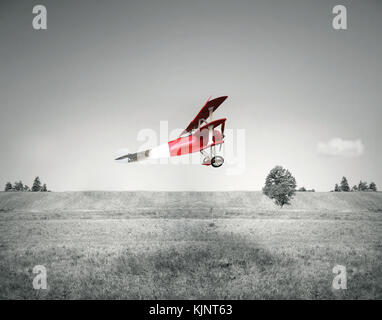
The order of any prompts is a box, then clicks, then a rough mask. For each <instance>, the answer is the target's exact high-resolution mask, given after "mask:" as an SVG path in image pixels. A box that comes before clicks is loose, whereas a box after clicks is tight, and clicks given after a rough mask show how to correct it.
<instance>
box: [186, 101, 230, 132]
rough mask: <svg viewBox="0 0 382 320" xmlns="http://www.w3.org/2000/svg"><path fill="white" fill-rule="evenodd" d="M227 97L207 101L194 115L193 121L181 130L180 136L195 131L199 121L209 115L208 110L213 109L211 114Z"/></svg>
mask: <svg viewBox="0 0 382 320" xmlns="http://www.w3.org/2000/svg"><path fill="white" fill-rule="evenodd" d="M227 98H228V96H222V97H219V98H215V99H213V100H210V99H208V100H207V102H206V103H205V105H204V106H203V108H202V109H201V110H200V111H199V113H198V114H197V115H196V117H195V118H194V120H192V121H191V122H190V124H189V125H188V126H187V128H186V129H184V130H183V132H182V133H181V135H183V134H185V133H187V132H190V131H192V130H194V129H197V128H198V127H199V120H201V119H204V120H206V119H207V118H208V116H209V113H210V108H213V112H214V111H215V110H216V109H217V108H218V107H219V106H220V105H221V104H222V103H223V102H224V100H225V99H227Z"/></svg>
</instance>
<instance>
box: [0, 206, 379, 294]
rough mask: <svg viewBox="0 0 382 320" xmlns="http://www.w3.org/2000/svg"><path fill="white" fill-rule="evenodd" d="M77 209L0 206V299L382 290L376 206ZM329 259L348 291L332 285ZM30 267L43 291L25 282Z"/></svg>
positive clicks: (352, 292) (28, 276) (369, 291)
mask: <svg viewBox="0 0 382 320" xmlns="http://www.w3.org/2000/svg"><path fill="white" fill-rule="evenodd" d="M195 210H196V209H195ZM247 213H248V212H247ZM76 214H77V213H73V214H69V215H68V217H66V218H65V216H64V214H62V213H61V214H57V215H56V216H55V215H52V216H49V215H47V213H44V214H40V215H39V213H36V214H35V215H32V216H29V218H28V219H27V218H26V215H27V213H25V212H24V213H16V212H3V213H0V216H1V219H0V298H1V299H46V298H49V299H78V298H85V299H101V298H106V299H148V298H153V299H196V298H198V299H257V298H259V299H277V298H281V299H294V298H296V299H338V298H342V299H381V298H382V264H381V261H382V251H381V249H382V239H381V231H382V217H381V213H380V212H368V213H359V212H355V213H350V212H347V213H336V214H333V216H332V217H330V215H329V216H328V213H327V212H324V213H322V215H321V213H320V212H315V213H305V214H306V215H305V216H304V215H303V214H302V213H301V212H294V213H293V212H289V213H287V214H284V215H283V214H281V216H280V217H279V214H278V213H275V212H273V213H272V212H267V213H265V218H264V217H262V215H261V214H256V213H252V215H251V217H250V218H248V217H246V215H241V214H238V217H234V215H228V217H226V218H215V219H198V218H187V219H183V218H178V219H173V218H163V217H158V215H155V216H156V217H157V218H151V217H148V218H132V217H131V216H130V215H129V217H130V218H128V219H126V218H123V215H122V218H119V219H117V218H116V217H117V216H115V215H112V217H109V218H108V219H105V215H106V214H105V213H103V214H101V213H96V214H92V213H91V212H87V213H86V215H87V216H83V214H84V213H80V216H76ZM89 218H91V219H89ZM336 264H341V265H345V266H346V267H347V271H348V289H347V290H343V291H339V292H338V291H334V290H332V288H331V283H332V279H333V277H334V274H332V268H333V267H334V266H335V265H336ZM35 265H44V266H45V267H46V268H47V272H48V290H40V291H36V290H34V289H33V288H32V279H33V276H34V275H33V274H32V268H33V266H35Z"/></svg>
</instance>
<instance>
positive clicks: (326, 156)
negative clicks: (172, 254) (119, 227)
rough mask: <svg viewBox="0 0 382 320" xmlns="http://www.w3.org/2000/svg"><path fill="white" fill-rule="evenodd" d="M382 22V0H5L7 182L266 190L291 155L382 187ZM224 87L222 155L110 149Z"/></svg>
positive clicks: (326, 182)
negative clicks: (121, 157)
mask: <svg viewBox="0 0 382 320" xmlns="http://www.w3.org/2000/svg"><path fill="white" fill-rule="evenodd" d="M37 4H42V5H44V6H46V9H47V29H46V30H34V29H33V27H32V20H33V18H34V17H35V14H33V13H32V8H33V6H35V5H37ZM337 4H342V5H344V6H346V8H347V30H335V29H333V27H332V20H333V17H334V14H333V13H332V9H333V7H334V6H335V5H337ZM381 29H382V3H381V2H380V1H376V0H375V1H371V0H369V1H350V0H347V1H345V0H341V1H338V0H336V1H331V0H325V1H314V0H279V1H275V0H261V1H254V0H251V1H250V0H246V1H243V0H235V1H226V0H202V1H201V0H193V1H182V0H180V1H179V0H178V1H168V0H155V1H154V0H151V1H148V0H140V1H138V0H137V1H116V0H113V1H60V2H58V1H40V0H34V1H28V0H25V1H10V0H1V2H0V99H1V100H0V150H1V151H0V152H1V153H0V155H1V156H0V187H1V186H3V185H5V183H6V182H7V181H11V182H14V181H16V180H22V181H23V182H24V183H27V184H28V185H29V186H31V184H32V181H33V178H34V177H35V176H37V175H38V176H40V178H41V180H42V181H43V182H45V183H47V185H48V188H49V189H51V190H53V191H67V190H171V191H177V190H193V191H208V190H211V191H213V190H261V188H262V187H263V185H264V182H265V177H266V175H267V173H268V172H269V171H270V170H271V169H272V168H273V167H274V166H276V165H282V166H283V167H285V168H287V169H289V170H290V171H291V173H292V174H293V175H294V176H295V178H296V180H297V185H298V186H299V187H301V186H305V187H306V188H314V189H315V190H316V191H329V190H331V189H333V186H334V184H335V183H337V182H339V181H340V180H341V178H342V176H346V177H347V178H348V180H349V183H350V185H353V184H357V183H358V182H359V180H361V179H362V180H366V181H368V182H371V181H374V182H375V183H376V184H377V186H378V187H380V188H382V171H381V170H380V164H381V163H382V146H381V141H380V137H381V133H382V129H381V125H380V123H381V118H382V105H381V92H382V67H381V56H382V41H381V36H382V32H381V31H382V30H381ZM222 95H227V96H228V99H227V100H226V101H225V102H224V103H223V104H222V105H221V106H220V108H219V109H218V110H217V111H216V112H215V115H214V116H215V117H216V118H221V117H226V118H227V123H226V127H227V129H229V133H230V134H228V135H227V138H226V144H225V145H226V146H225V149H227V150H228V149H230V148H231V147H232V150H233V151H234V152H228V151H227V150H223V156H224V158H225V164H224V165H223V166H222V167H221V168H219V169H215V168H212V167H207V166H202V165H199V164H187V163H171V162H170V163H167V164H164V163H142V164H141V163H137V164H119V163H116V162H115V161H114V160H113V159H114V157H115V154H116V151H117V150H118V149H121V148H127V149H128V150H129V151H132V152H135V151H137V150H138V149H142V147H148V146H149V147H150V146H152V147H154V146H155V144H159V143H163V142H165V141H167V139H168V137H167V136H166V135H163V134H162V135H161V136H160V134H159V133H160V128H161V121H162V131H163V126H168V130H169V131H173V130H175V129H177V130H179V131H181V130H182V129H184V128H185V127H186V126H187V125H188V123H189V122H190V121H191V120H192V119H193V117H194V116H195V115H196V114H197V112H198V111H199V109H200V108H201V107H202V106H203V104H204V103H205V101H206V100H207V98H208V97H210V96H212V97H213V98H214V97H218V96H222ZM174 132H175V131H174ZM147 133H149V134H150V135H151V136H152V135H153V134H154V133H156V134H157V138H156V139H152V137H151V138H150V139H148V138H147V139H146V134H147ZM175 133H176V132H175ZM175 133H174V134H173V137H175V136H176V135H175ZM139 138H140V139H143V141H140V140H139ZM145 139H146V140H145ZM226 151H227V152H226ZM196 156H197V157H198V155H196ZM176 161H177V160H176Z"/></svg>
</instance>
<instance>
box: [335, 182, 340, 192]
mask: <svg viewBox="0 0 382 320" xmlns="http://www.w3.org/2000/svg"><path fill="white" fill-rule="evenodd" d="M334 191H335V192H340V191H341V189H340V187H339V186H338V183H336V185H335V186H334Z"/></svg>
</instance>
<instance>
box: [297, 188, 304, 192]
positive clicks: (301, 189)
mask: <svg viewBox="0 0 382 320" xmlns="http://www.w3.org/2000/svg"><path fill="white" fill-rule="evenodd" d="M298 191H300V192H306V188H305V187H301V188H300V189H298Z"/></svg>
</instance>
